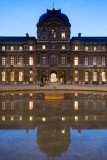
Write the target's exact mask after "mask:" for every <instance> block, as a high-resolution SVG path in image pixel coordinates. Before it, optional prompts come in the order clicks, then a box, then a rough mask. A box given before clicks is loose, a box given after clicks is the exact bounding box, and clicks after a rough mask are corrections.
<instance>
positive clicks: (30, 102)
mask: <svg viewBox="0 0 107 160" xmlns="http://www.w3.org/2000/svg"><path fill="white" fill-rule="evenodd" d="M32 109H33V101H29V110H32Z"/></svg>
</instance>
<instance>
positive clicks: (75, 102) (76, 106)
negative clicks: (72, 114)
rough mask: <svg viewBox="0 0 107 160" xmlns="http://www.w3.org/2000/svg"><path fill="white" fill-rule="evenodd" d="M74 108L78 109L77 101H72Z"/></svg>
mask: <svg viewBox="0 0 107 160" xmlns="http://www.w3.org/2000/svg"><path fill="white" fill-rule="evenodd" d="M74 109H75V110H78V101H74Z"/></svg>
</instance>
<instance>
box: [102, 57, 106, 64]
mask: <svg viewBox="0 0 107 160" xmlns="http://www.w3.org/2000/svg"><path fill="white" fill-rule="evenodd" d="M105 64H106V58H105V57H102V66H105Z"/></svg>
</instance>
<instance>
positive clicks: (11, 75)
mask: <svg viewBox="0 0 107 160" xmlns="http://www.w3.org/2000/svg"><path fill="white" fill-rule="evenodd" d="M10 81H14V72H13V71H11V72H10Z"/></svg>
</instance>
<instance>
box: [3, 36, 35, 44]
mask: <svg viewBox="0 0 107 160" xmlns="http://www.w3.org/2000/svg"><path fill="white" fill-rule="evenodd" d="M28 40H31V41H37V40H36V38H35V37H0V43H8V42H14V43H18V42H21V43H24V42H26V41H28Z"/></svg>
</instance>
